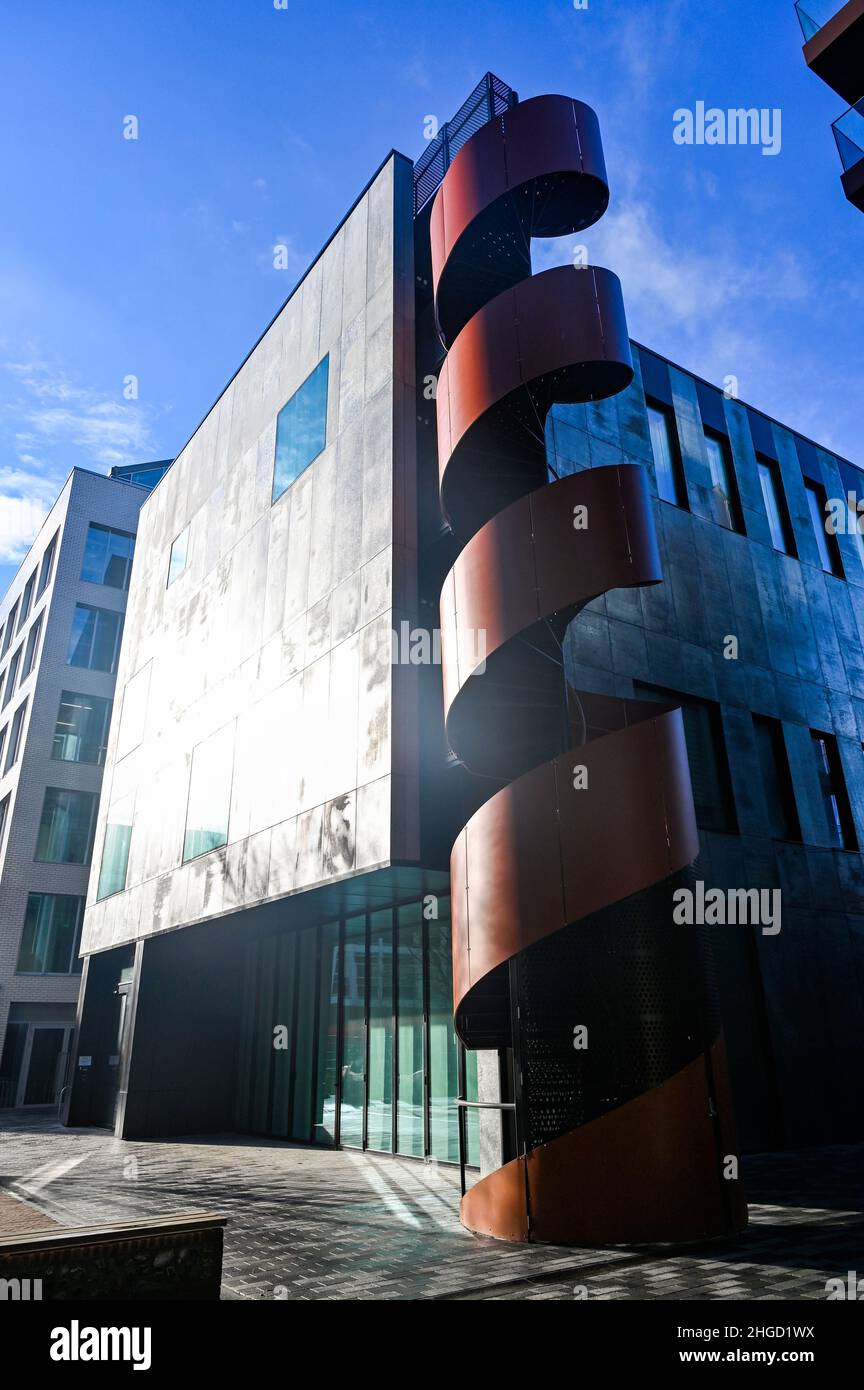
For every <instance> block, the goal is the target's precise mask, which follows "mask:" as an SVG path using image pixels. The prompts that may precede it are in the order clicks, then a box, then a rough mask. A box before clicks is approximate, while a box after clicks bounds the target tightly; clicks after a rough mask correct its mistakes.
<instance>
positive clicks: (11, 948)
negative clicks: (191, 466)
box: [0, 464, 167, 1107]
mask: <svg viewBox="0 0 864 1390" xmlns="http://www.w3.org/2000/svg"><path fill="white" fill-rule="evenodd" d="M166 466H167V465H165V464H162V465H158V466H155V465H151V467H155V468H156V471H157V472H158V474H159V476H160V477H161V476H162V474H163V473H164V472H165V467H166ZM155 480H156V479H155V474H154V476H153V479H152V480H151V483H150V486H152V485H153V481H155ZM148 490H149V489H147V488H145V487H143V486H141V485H140V484H139V483H135V484H133V485H124V484H121V483H119V482H116V481H113V480H112V479H111V478H106V477H104V476H103V475H102V474H97V473H90V472H87V471H86V470H84V469H80V468H76V469H73V471H72V473H70V475H69V477H68V479H67V480H66V483H65V485H64V487H63V490H62V491H61V493H60V496H59V497H58V499H57V501H56V502H55V504H54V506H53V507H52V508H51V511H50V512H49V514H48V516H47V517H46V519H45V521H44V523H43V525H42V527H41V530H40V532H39V535H38V536H37V537H36V540H35V541H34V542H33V545H32V546H31V547H30V550H29V551H28V553H27V556H26V558H25V559H24V561H23V563H22V564H21V567H20V569H19V570H18V573H17V575H16V576H15V579H14V580H13V582H12V584H11V585H10V587H9V591H8V593H7V594H6V596H5V598H4V600H3V603H2V606H0V1107H5V1106H15V1105H42V1104H49V1103H52V1102H54V1101H55V1100H56V1099H57V1096H58V1092H59V1089H60V1085H61V1082H62V1079H63V1076H64V1075H65V1071H66V1061H67V1056H68V1051H69V1047H70V1042H71V1038H72V1034H73V1031H74V1025H75V1003H76V1000H77V997H78V985H79V981H80V972H81V960H80V957H79V946H80V936H81V924H82V919H83V912H84V899H85V896H86V892H87V877H88V873H89V865H90V854H91V849H92V843H93V832H94V830H95V825H96V811H97V806H98V803H99V792H100V788H101V783H102V771H103V766H104V762H105V751H106V747H107V741H108V728H109V725H110V721H111V711H112V704H113V697H114V683H115V679H116V672H117V661H118V656H119V651H120V642H121V638H122V632H123V617H124V613H125V609H126V597H127V592H128V588H129V579H130V574H131V567H132V557H133V553H134V549H135V532H136V530H137V526H138V512H139V509H140V507H141V503H142V502H143V500H144V498H145V497H146V496H147V495H148Z"/></svg>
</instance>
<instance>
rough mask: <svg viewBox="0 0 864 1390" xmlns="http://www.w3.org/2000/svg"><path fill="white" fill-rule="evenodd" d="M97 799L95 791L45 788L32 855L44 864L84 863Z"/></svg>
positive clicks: (88, 847)
mask: <svg viewBox="0 0 864 1390" xmlns="http://www.w3.org/2000/svg"><path fill="white" fill-rule="evenodd" d="M98 800H99V798H98V796H97V795H96V793H95V792H76V791H68V790H66V789H65V788H63V787H46V789H45V800H44V802H43V804H42V819H41V821H40V823H39V834H38V836H37V838H36V854H35V858H36V859H37V860H38V861H39V862H40V863H43V864H86V863H87V862H88V860H89V858H90V852H91V850H92V848H93V829H94V822H95V819H96V805H97V802H98Z"/></svg>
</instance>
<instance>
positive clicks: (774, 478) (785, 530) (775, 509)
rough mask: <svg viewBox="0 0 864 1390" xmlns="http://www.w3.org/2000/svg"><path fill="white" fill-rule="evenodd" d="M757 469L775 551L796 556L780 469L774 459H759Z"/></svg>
mask: <svg viewBox="0 0 864 1390" xmlns="http://www.w3.org/2000/svg"><path fill="white" fill-rule="evenodd" d="M756 467H757V469H758V471H759V486H760V487H761V489H762V500H763V502H764V503H765V511H766V512H767V514H768V526H769V529H770V531H771V544H772V545H773V546H774V549H775V550H781V551H783V553H784V554H786V555H794V554H795V553H796V552H795V542H794V540H793V538H792V526H791V523H790V521H789V513H788V511H787V509H786V497H785V494H784V492H783V484H782V483H781V481H780V469H779V468H778V467H777V464H776V463H775V462H774V460H773V459H766V458H758V459H757V461H756Z"/></svg>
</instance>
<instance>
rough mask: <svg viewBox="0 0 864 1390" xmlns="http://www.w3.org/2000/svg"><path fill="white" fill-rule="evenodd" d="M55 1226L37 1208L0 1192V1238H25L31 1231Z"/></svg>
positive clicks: (54, 1222) (53, 1222) (48, 1217)
mask: <svg viewBox="0 0 864 1390" xmlns="http://www.w3.org/2000/svg"><path fill="white" fill-rule="evenodd" d="M56 1225H57V1222H56V1221H52V1220H51V1218H50V1216H46V1215H45V1213H44V1212H42V1211H39V1209H38V1207H34V1206H31V1205H30V1204H29V1203H27V1202H22V1201H21V1200H20V1198H18V1197H12V1196H10V1195H9V1193H8V1192H0V1237H2V1236H26V1235H29V1234H30V1233H31V1231H44V1230H46V1229H49V1228H51V1227H54V1226H56Z"/></svg>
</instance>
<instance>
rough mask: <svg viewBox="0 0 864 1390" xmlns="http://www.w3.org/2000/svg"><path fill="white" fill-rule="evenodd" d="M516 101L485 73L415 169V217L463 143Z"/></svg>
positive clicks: (490, 75) (511, 93)
mask: <svg viewBox="0 0 864 1390" xmlns="http://www.w3.org/2000/svg"><path fill="white" fill-rule="evenodd" d="M518 100H519V98H518V97H517V95H516V93H515V92H514V91H513V89H512V88H511V87H508V86H507V83H506V82H502V81H501V78H500V77H496V76H495V74H494V73H492V72H487V74H486V76H485V77H484V78H483V79H482V81H480V82H478V83H477V86H476V87H475V88H474V90H473V92H472V93H471V95H470V96H469V97H468V98H467V99H466V100H465V101H464V102H463V103H462V105H461V106H460V107H459V110H458V111H457V112H456V115H455V116H453V118H452V119H451V120H449V121H445V122H444V124H443V126H442V127H441V130H440V132H439V134H438V135H437V136H436V138H435V139H434V140H433V141H432V143H431V144H430V146H429V148H428V150H426V151H424V153H423V154H422V155H421V156H420V158H419V159H418V160H417V163H416V164H415V166H414V216H415V217H416V216H417V214H418V212H419V211H420V209H421V208H422V207H423V206H424V205H425V204H426V203H428V201H429V199H430V198H431V197H432V196H433V195H434V194H435V193H437V191H438V188H439V187H440V184H441V180H442V179H443V178H444V175H445V174H446V173H447V170H448V169H449V168H450V165H451V163H452V162H453V159H454V158H455V157H456V155H457V154H458V153H459V151H460V150H461V148H462V146H463V145H464V144H465V142H466V140H470V138H471V136H472V135H473V134H474V132H475V131H477V130H479V129H480V127H481V126H483V125H485V124H486V122H487V121H490V120H492V118H493V117H494V116H500V115H501V113H502V111H506V110H507V109H508V107H510V106H515V104H516V102H517V101H518Z"/></svg>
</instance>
